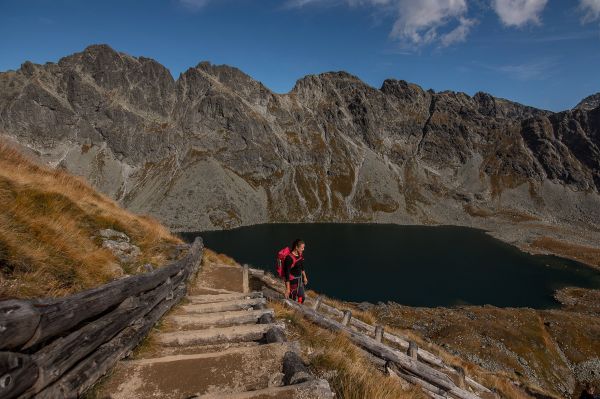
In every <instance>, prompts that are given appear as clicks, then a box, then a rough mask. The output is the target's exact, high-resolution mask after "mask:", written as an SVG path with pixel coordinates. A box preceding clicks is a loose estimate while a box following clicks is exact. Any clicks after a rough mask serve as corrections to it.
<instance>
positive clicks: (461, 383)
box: [454, 366, 467, 389]
mask: <svg viewBox="0 0 600 399" xmlns="http://www.w3.org/2000/svg"><path fill="white" fill-rule="evenodd" d="M454 369H455V370H456V376H457V379H458V381H456V385H457V386H458V387H459V388H463V389H464V388H465V387H466V386H467V383H466V381H465V369H463V368H462V367H460V366H454Z"/></svg>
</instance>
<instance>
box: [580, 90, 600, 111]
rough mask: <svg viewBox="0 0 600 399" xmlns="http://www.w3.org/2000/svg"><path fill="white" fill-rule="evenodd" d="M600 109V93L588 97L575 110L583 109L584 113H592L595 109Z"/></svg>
mask: <svg viewBox="0 0 600 399" xmlns="http://www.w3.org/2000/svg"><path fill="white" fill-rule="evenodd" d="M598 107H600V93H596V94H592V95H591V96H587V97H586V98H584V99H583V100H581V101H580V102H579V104H577V105H576V106H575V109H582V110H584V111H591V110H593V109H595V108H598Z"/></svg>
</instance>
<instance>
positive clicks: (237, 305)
mask: <svg viewBox="0 0 600 399" xmlns="http://www.w3.org/2000/svg"><path fill="white" fill-rule="evenodd" d="M264 304H266V300H265V298H251V299H238V300H233V301H223V302H214V303H203V304H200V305H183V306H182V307H181V309H183V310H184V311H185V312H187V313H214V312H228V311H232V310H243V309H251V308H253V309H257V306H258V305H264Z"/></svg>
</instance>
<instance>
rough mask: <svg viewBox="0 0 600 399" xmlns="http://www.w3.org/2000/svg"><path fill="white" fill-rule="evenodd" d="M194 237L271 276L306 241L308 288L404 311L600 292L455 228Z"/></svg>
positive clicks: (537, 303) (564, 265) (541, 303)
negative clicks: (281, 254)
mask: <svg viewBox="0 0 600 399" xmlns="http://www.w3.org/2000/svg"><path fill="white" fill-rule="evenodd" d="M181 235H182V237H183V238H184V239H186V240H188V241H189V240H193V237H195V236H196V235H200V236H201V237H202V238H203V239H204V243H205V245H206V246H207V247H208V248H211V249H213V250H215V251H217V252H221V253H225V254H227V255H229V256H232V257H233V258H235V259H236V260H237V261H238V262H240V263H248V264H250V265H252V266H253V267H256V268H260V269H264V270H267V271H271V272H273V271H274V263H275V256H276V253H277V251H278V250H279V249H281V248H283V247H284V246H287V245H291V242H292V241H293V240H294V239H295V238H301V239H303V240H304V241H305V242H306V250H305V253H304V254H305V269H306V272H307V275H308V279H309V284H308V288H309V289H314V290H315V291H317V292H322V293H324V294H326V295H328V296H330V297H334V298H338V299H341V300H345V301H355V302H361V301H368V302H373V303H377V302H378V301H383V302H387V301H394V302H398V303H401V304H404V305H410V306H428V307H434V306H453V305H463V304H471V305H483V304H491V305H495V306H502V307H532V308H549V307H554V306H557V305H558V303H557V302H556V301H555V300H554V298H553V296H552V295H553V292H554V291H555V290H556V289H559V288H563V287H566V286H576V287H585V288H600V273H599V272H597V271H595V270H593V269H592V268H590V267H587V266H585V265H582V264H580V263H578V262H575V261H572V260H568V259H562V258H559V257H556V256H541V255H529V254H527V253H524V252H522V251H520V250H519V249H517V248H515V247H513V246H511V245H509V244H506V243H504V242H502V241H499V240H497V239H495V238H492V237H491V236H489V235H487V234H486V233H485V232H484V231H481V230H476V229H470V228H462V227H453V226H452V227H451V226H442V227H437V226H436V227H423V226H398V225H387V224H330V223H317V224H265V225H257V226H250V227H242V228H237V229H233V230H226V231H207V232H198V233H184V234H181Z"/></svg>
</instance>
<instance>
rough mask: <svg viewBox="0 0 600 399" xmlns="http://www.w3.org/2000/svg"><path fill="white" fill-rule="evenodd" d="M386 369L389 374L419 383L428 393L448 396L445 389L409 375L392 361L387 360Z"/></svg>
mask: <svg viewBox="0 0 600 399" xmlns="http://www.w3.org/2000/svg"><path fill="white" fill-rule="evenodd" d="M386 369H387V370H388V373H390V374H394V375H396V376H398V377H400V378H402V379H404V380H406V381H408V382H410V383H413V384H415V385H419V386H420V387H421V388H423V390H425V391H426V392H427V393H428V394H429V393H433V394H435V395H439V396H441V397H443V398H446V397H447V396H448V393H447V391H446V390H444V389H441V388H439V387H436V386H435V385H432V384H430V383H428V382H427V381H423V380H421V379H419V378H417V377H415V376H414V375H410V374H409V373H407V372H406V371H404V370H402V369H401V368H400V367H398V366H397V365H396V364H395V363H394V362H387V364H386Z"/></svg>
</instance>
